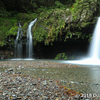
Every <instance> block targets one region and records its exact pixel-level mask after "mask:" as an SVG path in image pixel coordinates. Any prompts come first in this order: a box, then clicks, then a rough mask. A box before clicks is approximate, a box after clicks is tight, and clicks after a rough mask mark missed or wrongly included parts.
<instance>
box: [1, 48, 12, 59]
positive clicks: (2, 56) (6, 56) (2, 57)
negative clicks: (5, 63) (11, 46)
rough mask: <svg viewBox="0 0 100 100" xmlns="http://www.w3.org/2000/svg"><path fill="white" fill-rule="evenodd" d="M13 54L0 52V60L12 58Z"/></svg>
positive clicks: (5, 51)
mask: <svg viewBox="0 0 100 100" xmlns="http://www.w3.org/2000/svg"><path fill="white" fill-rule="evenodd" d="M13 56H14V53H13V51H11V50H0V60H3V59H8V58H9V57H13Z"/></svg>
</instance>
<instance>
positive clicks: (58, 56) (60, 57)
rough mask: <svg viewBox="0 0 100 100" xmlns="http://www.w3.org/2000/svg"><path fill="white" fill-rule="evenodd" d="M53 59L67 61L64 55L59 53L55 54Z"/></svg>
mask: <svg viewBox="0 0 100 100" xmlns="http://www.w3.org/2000/svg"><path fill="white" fill-rule="evenodd" d="M55 59H56V60H57V59H68V57H67V56H66V55H65V53H59V54H57V56H56V57H55Z"/></svg>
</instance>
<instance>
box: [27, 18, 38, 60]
mask: <svg viewBox="0 0 100 100" xmlns="http://www.w3.org/2000/svg"><path fill="white" fill-rule="evenodd" d="M36 21H37V18H35V20H34V21H32V22H30V24H29V26H28V29H27V42H26V57H27V58H32V57H33V40H32V32H31V28H32V26H33V25H34V24H35V23H36Z"/></svg>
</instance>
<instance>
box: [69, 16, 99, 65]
mask: <svg viewBox="0 0 100 100" xmlns="http://www.w3.org/2000/svg"><path fill="white" fill-rule="evenodd" d="M67 63H71V64H84V65H85V64H86V65H99V66H100V17H99V18H98V20H97V23H96V26H95V29H94V32H93V36H92V40H91V42H90V47H89V51H88V56H87V57H86V58H84V59H82V60H74V61H68V62H67Z"/></svg>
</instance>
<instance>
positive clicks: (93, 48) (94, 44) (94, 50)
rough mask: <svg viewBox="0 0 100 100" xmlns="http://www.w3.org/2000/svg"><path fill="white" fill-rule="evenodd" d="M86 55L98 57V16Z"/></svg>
mask: <svg viewBox="0 0 100 100" xmlns="http://www.w3.org/2000/svg"><path fill="white" fill-rule="evenodd" d="M88 56H89V57H90V58H93V59H100V17H99V18H98V20H97V24H96V27H95V30H94V34H93V37H92V41H91V43H90V48H89V55H88Z"/></svg>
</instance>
